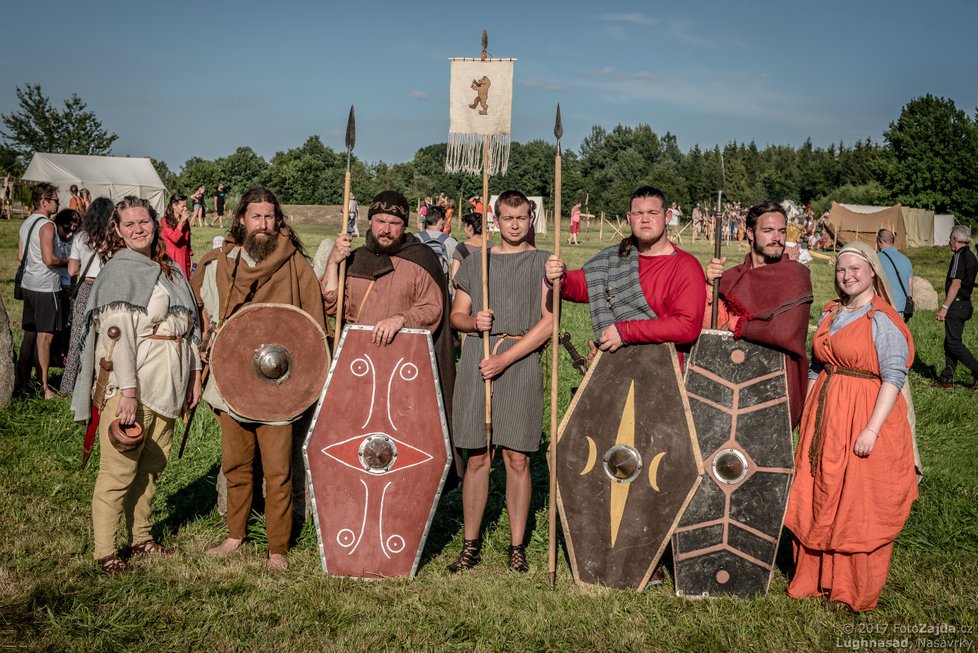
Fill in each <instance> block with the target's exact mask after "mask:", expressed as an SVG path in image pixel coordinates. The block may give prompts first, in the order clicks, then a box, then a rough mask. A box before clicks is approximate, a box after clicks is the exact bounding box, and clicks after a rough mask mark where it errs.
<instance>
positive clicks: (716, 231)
mask: <svg viewBox="0 0 978 653" xmlns="http://www.w3.org/2000/svg"><path fill="white" fill-rule="evenodd" d="M725 177H726V174H725V173H724V170H723V152H720V179H719V182H720V183H719V184H718V188H717V218H716V224H715V225H714V227H713V258H720V239H721V238H722V233H723V211H722V210H721V209H720V201H721V198H722V197H723V183H724V181H725ZM710 311H711V313H710V328H711V329H715V328H717V320H718V319H719V317H720V278H719V277H717V278H716V279H714V280H713V304H712V305H711V306H710Z"/></svg>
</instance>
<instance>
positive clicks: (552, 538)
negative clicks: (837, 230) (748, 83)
mask: <svg viewBox="0 0 978 653" xmlns="http://www.w3.org/2000/svg"><path fill="white" fill-rule="evenodd" d="M563 135H564V125H563V123H561V121H560V103H559V102H558V103H557V118H556V121H555V122H554V137H555V138H556V139H557V155H556V156H555V157H554V255H555V256H556V257H557V258H560V239H561V235H560V169H561V160H560V137H561V136H563ZM559 332H560V279H559V278H558V279H557V280H556V281H554V291H553V331H552V332H551V336H550V353H551V355H550V500H549V501H550V504H549V510H548V512H549V513H550V514H549V524H548V525H549V528H550V530H549V539H548V543H547V570H548V571H549V572H550V589H553V588H554V586H555V585H556V584H557V518H556V513H557V386H558V374H557V364H558V362H559V353H560V352H559V351H558V350H557V341H558V337H559Z"/></svg>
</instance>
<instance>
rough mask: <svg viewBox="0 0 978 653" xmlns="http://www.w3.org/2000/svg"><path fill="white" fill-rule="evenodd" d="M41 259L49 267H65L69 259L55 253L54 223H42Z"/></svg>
mask: <svg viewBox="0 0 978 653" xmlns="http://www.w3.org/2000/svg"><path fill="white" fill-rule="evenodd" d="M40 238H41V260H42V261H43V262H44V265H46V266H48V267H49V268H63V267H64V266H65V265H67V261H65V260H64V259H63V258H60V257H59V256H57V255H56V254H55V253H54V223H53V222H49V223H48V224H45V225H41V235H40Z"/></svg>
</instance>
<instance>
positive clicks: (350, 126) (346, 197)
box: [333, 104, 357, 358]
mask: <svg viewBox="0 0 978 653" xmlns="http://www.w3.org/2000/svg"><path fill="white" fill-rule="evenodd" d="M356 140H357V120H356V118H355V117H354V115H353V105H352V104H351V105H350V117H349V118H347V120H346V175H344V177H343V208H341V209H340V220H341V224H340V236H342V235H343V234H345V233H346V232H347V225H348V224H349V222H350V159H351V158H352V157H353V145H354V144H355V143H356ZM345 294H346V259H343V260H342V261H340V278H339V281H338V283H337V286H336V335H334V336H333V357H334V358H335V357H336V351H337V350H338V349H339V348H340V336H342V335H343V295H345Z"/></svg>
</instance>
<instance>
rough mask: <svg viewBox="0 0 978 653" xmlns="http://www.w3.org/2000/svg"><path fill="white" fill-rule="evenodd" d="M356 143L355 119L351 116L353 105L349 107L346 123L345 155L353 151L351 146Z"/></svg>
mask: <svg viewBox="0 0 978 653" xmlns="http://www.w3.org/2000/svg"><path fill="white" fill-rule="evenodd" d="M356 142H357V119H356V116H354V115H353V105H352V104H351V105H350V117H349V118H348V119H347V121H346V151H347V154H349V153H350V152H352V151H353V146H354V145H355V144H356Z"/></svg>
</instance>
